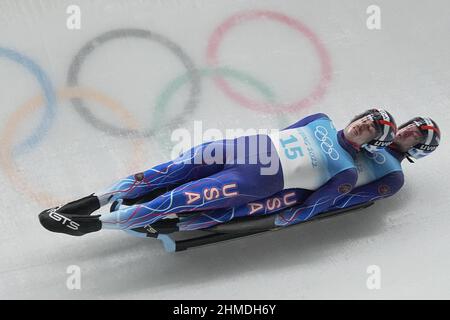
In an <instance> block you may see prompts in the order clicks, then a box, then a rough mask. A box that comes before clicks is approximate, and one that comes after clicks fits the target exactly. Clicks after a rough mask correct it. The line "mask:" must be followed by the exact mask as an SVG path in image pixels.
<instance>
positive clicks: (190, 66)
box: [67, 29, 200, 137]
mask: <svg viewBox="0 0 450 320" xmlns="http://www.w3.org/2000/svg"><path fill="white" fill-rule="evenodd" d="M122 38H140V39H146V40H150V41H154V42H156V43H159V44H161V45H162V46H164V47H166V48H167V49H169V50H170V51H171V52H172V53H173V54H174V55H175V56H176V57H178V58H179V59H180V61H181V63H182V64H183V65H184V67H185V68H186V70H187V71H188V74H189V77H188V80H189V81H190V82H191V89H190V92H189V99H188V100H187V102H186V104H185V106H184V112H183V113H182V114H180V115H178V116H176V117H175V118H173V119H172V121H171V122H173V123H179V122H182V121H184V120H185V116H186V115H188V114H190V113H192V112H193V111H194V109H195V107H196V106H197V100H198V96H199V94H200V80H199V76H198V74H197V71H196V70H197V69H196V67H195V64H194V62H193V61H192V59H191V58H189V56H188V55H187V54H186V53H185V52H184V50H183V49H182V48H181V47H180V46H179V45H178V44H176V43H175V42H173V41H172V40H170V39H168V38H167V37H166V36H163V35H161V34H158V33H155V32H153V31H148V30H143V29H116V30H111V31H108V32H106V33H103V34H101V35H99V36H97V37H95V38H94V39H92V40H90V41H89V42H88V43H86V44H85V45H84V46H83V47H82V48H81V49H80V50H79V51H78V53H77V54H76V55H75V57H74V58H73V60H72V62H71V64H70V67H69V72H68V75H67V85H68V86H69V87H73V86H75V87H76V86H79V85H80V84H79V83H78V82H79V75H80V72H81V66H82V65H83V63H84V62H85V60H86V58H87V57H88V56H89V55H90V54H91V53H92V52H94V51H95V49H97V48H98V47H100V46H101V45H102V44H105V43H106V42H109V41H111V40H115V39H122ZM71 101H72V104H73V106H74V107H75V110H76V111H77V112H78V113H79V114H80V116H82V117H83V119H85V120H86V121H87V122H88V123H90V124H92V125H93V126H94V127H95V128H97V129H100V130H102V131H105V132H107V133H109V134H112V135H114V136H120V137H130V136H131V137H136V136H138V137H149V136H152V135H153V134H154V129H145V130H144V131H140V130H138V129H133V130H130V129H125V128H119V127H116V126H115V125H113V124H109V123H107V122H105V121H104V120H102V119H99V118H97V117H96V116H95V115H94V114H93V113H92V112H91V111H90V110H89V108H88V107H86V105H85V103H84V101H83V100H82V99H80V98H73V99H71Z"/></svg>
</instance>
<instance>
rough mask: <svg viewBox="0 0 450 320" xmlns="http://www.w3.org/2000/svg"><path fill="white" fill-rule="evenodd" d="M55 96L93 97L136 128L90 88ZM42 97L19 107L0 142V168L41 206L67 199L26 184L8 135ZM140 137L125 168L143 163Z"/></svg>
mask: <svg viewBox="0 0 450 320" xmlns="http://www.w3.org/2000/svg"><path fill="white" fill-rule="evenodd" d="M57 97H58V99H59V100H64V99H71V98H75V97H77V98H85V99H88V100H93V101H95V102H97V103H99V104H101V105H102V106H104V107H106V108H108V109H109V110H110V111H112V112H114V113H115V114H117V116H118V118H120V119H121V120H122V121H124V123H125V125H126V126H127V127H128V128H129V129H130V130H134V129H135V128H136V127H137V122H136V120H135V119H134V118H133V117H132V115H131V114H130V113H129V112H128V111H127V110H126V109H125V108H124V107H122V106H121V105H120V104H119V103H117V102H115V101H114V100H112V99H111V98H110V97H108V96H106V95H104V94H103V93H101V92H98V91H96V90H93V89H88V88H75V87H72V88H66V89H63V90H61V91H59V92H58V94H57ZM42 104H43V98H42V96H38V97H34V98H33V99H31V100H29V101H28V102H26V103H25V104H24V105H22V106H21V107H19V108H18V109H17V110H16V111H15V112H14V113H13V114H12V115H11V116H10V117H9V118H8V121H7V123H6V126H5V127H4V129H3V132H2V134H1V139H0V144H1V145H2V148H1V149H0V150H1V151H0V152H1V157H0V166H2V167H3V169H4V171H5V173H6V175H7V176H8V178H9V180H10V182H11V183H12V184H13V185H14V186H15V187H16V188H17V190H18V191H19V192H20V193H26V194H27V195H28V196H29V197H30V198H31V199H34V200H35V201H36V202H38V203H39V204H40V205H42V206H46V207H49V206H53V205H55V203H66V202H67V201H69V199H56V198H55V197H53V196H52V195H50V194H48V193H46V192H44V191H39V188H34V187H32V186H31V185H30V184H29V181H28V180H27V179H26V178H25V177H23V176H22V174H21V172H20V170H18V169H17V168H16V164H15V162H14V159H13V155H14V152H13V148H12V140H13V139H12V138H13V135H14V133H15V131H16V129H17V127H18V126H19V124H20V122H21V121H22V120H23V119H25V118H26V116H27V115H29V114H30V113H31V112H32V111H34V110H35V109H36V108H38V107H40V106H42ZM139 141H140V139H135V140H133V158H132V159H133V161H131V163H130V168H129V170H130V171H131V170H135V168H136V166H138V165H140V164H141V163H142V162H143V150H142V144H141V143H139Z"/></svg>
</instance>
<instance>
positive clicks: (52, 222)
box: [39, 109, 397, 235]
mask: <svg viewBox="0 0 450 320" xmlns="http://www.w3.org/2000/svg"><path fill="white" fill-rule="evenodd" d="M396 129H397V128H396V125H395V121H394V119H393V117H392V116H391V115H390V114H389V113H388V112H387V111H385V110H382V109H371V110H368V111H367V112H365V113H363V114H361V115H359V116H357V117H356V118H354V119H353V120H352V122H351V123H350V124H349V125H348V126H347V127H346V128H345V129H344V130H341V131H339V132H338V131H337V130H336V129H335V127H334V125H333V124H332V121H331V120H330V118H329V117H328V116H327V115H325V114H322V113H320V114H315V115H311V116H308V117H306V118H304V119H302V120H300V121H298V122H297V123H295V124H293V125H291V126H289V127H288V128H286V129H284V130H281V131H280V132H278V133H276V134H269V135H263V134H260V135H254V136H244V137H239V138H236V139H231V140H220V141H213V142H208V143H204V144H202V145H199V146H196V147H194V148H192V149H191V150H189V151H187V152H185V153H183V154H182V155H181V156H180V157H179V158H177V159H175V160H172V161H169V162H167V163H164V164H160V165H158V166H155V167H153V168H151V169H149V170H147V171H145V172H142V173H138V174H134V175H132V176H129V177H127V178H125V179H122V180H120V181H118V182H117V183H116V184H114V185H113V186H112V187H110V188H108V189H107V190H106V191H102V192H99V193H95V194H92V195H90V196H87V197H85V198H82V199H79V200H76V201H74V202H71V203H68V204H66V205H64V206H60V207H55V208H52V209H48V210H45V211H43V212H42V213H41V214H40V216H39V218H40V221H41V223H42V225H43V226H44V227H46V228H47V229H49V230H51V231H54V232H62V233H66V234H70V235H83V234H86V233H90V232H94V231H99V230H101V229H118V230H125V231H127V232H130V233H133V234H136V233H137V234H139V233H142V232H143V231H145V232H148V230H150V231H151V230H154V228H153V226H155V225H157V224H158V221H160V220H169V221H172V222H175V225H178V222H179V221H181V220H183V219H185V218H187V219H189V217H191V216H192V214H193V213H194V212H199V211H201V212H211V213H214V210H223V209H227V208H244V207H245V208H248V206H249V204H250V207H251V208H252V211H251V212H249V211H245V210H236V212H234V215H235V216H236V215H249V214H258V215H259V214H264V213H269V212H270V211H271V207H274V208H273V209H278V208H283V207H284V208H286V207H291V206H295V205H298V204H301V206H302V209H301V210H298V211H296V212H295V214H284V213H282V214H279V215H278V216H277V219H276V221H275V224H276V225H279V226H285V225H290V224H294V223H298V222H301V221H304V220H307V219H310V218H312V217H313V216H314V215H316V214H318V213H320V212H324V211H327V210H328V209H329V208H331V207H333V206H334V205H336V203H337V201H339V199H340V198H342V197H343V196H345V195H346V194H348V193H349V192H350V191H351V190H352V189H353V187H354V186H355V184H356V183H357V179H358V174H357V168H356V166H355V162H354V161H355V158H356V155H357V152H358V151H359V150H360V149H361V147H363V148H364V149H365V150H368V151H369V152H373V151H375V150H378V149H380V148H384V147H386V146H387V145H389V144H390V143H391V142H392V141H393V139H394V137H395V133H396ZM143 196H147V197H148V198H149V200H148V201H147V202H144V203H139V204H133V200H135V199H139V198H142V197H143ZM273 196H276V197H280V199H282V200H281V201H282V204H281V206H278V202H277V201H275V203H272V204H270V206H269V205H266V206H265V207H260V206H259V205H260V204H261V201H265V199H267V198H269V197H273ZM108 203H112V204H113V205H112V208H111V212H110V213H106V214H103V215H101V216H99V215H91V213H93V212H94V211H95V210H97V209H98V208H100V207H101V206H103V205H106V204H108Z"/></svg>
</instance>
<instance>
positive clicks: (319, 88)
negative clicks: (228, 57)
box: [206, 10, 332, 113]
mask: <svg viewBox="0 0 450 320" xmlns="http://www.w3.org/2000/svg"><path fill="white" fill-rule="evenodd" d="M258 18H267V19H271V20H275V21H278V22H281V23H283V24H285V25H287V26H289V27H291V28H293V29H294V30H297V31H298V32H300V33H301V34H302V35H304V36H305V37H306V38H307V39H308V40H309V41H310V42H311V43H312V44H313V46H314V48H315V50H316V52H317V55H318V57H319V59H320V65H321V76H320V79H319V82H318V83H317V85H316V86H315V87H314V89H313V91H312V92H311V93H310V94H309V95H307V96H306V97H304V98H302V99H301V100H299V101H296V102H293V103H289V104H270V103H263V102H258V101H254V100H251V99H249V98H247V97H245V96H243V95H241V94H240V93H238V92H236V91H234V90H233V89H232V88H231V87H230V85H229V84H228V82H226V81H225V80H224V79H223V78H221V77H220V75H217V76H214V82H215V84H216V85H217V86H218V87H219V88H220V89H221V90H222V91H223V92H224V93H225V94H226V95H228V96H229V97H230V98H231V99H233V100H235V101H237V102H238V103H239V104H241V105H243V106H244V107H247V108H249V109H252V110H258V111H264V112H267V113H275V112H280V111H286V112H294V111H297V110H298V109H302V108H307V107H310V106H311V105H313V104H314V103H316V102H317V101H318V100H320V99H322V98H323V96H324V95H325V92H326V89H327V87H328V84H329V82H330V80H331V71H332V68H331V60H330V58H329V55H328V52H327V50H326V49H325V47H324V46H323V44H322V43H321V41H320V40H319V38H318V37H317V35H316V34H315V33H314V32H313V31H312V30H311V29H309V28H308V27H307V26H305V25H304V24H303V23H301V22H300V21H298V20H296V19H293V18H291V17H288V16H286V15H284V14H282V13H278V12H274V11H265V10H255V11H246V12H241V13H238V14H235V15H233V16H231V17H229V18H228V19H226V20H225V21H224V22H222V23H221V24H220V25H219V26H218V27H217V28H216V29H215V30H214V32H213V34H212V35H211V37H210V39H209V42H208V47H207V57H206V59H207V63H208V64H209V65H210V66H213V67H217V65H218V58H217V51H218V48H219V46H220V44H221V41H222V40H223V38H224V36H225V34H226V33H227V32H228V31H229V30H230V29H231V28H232V27H234V26H236V25H238V24H240V23H242V22H244V21H248V20H253V19H258Z"/></svg>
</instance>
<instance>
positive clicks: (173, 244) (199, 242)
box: [158, 201, 374, 252]
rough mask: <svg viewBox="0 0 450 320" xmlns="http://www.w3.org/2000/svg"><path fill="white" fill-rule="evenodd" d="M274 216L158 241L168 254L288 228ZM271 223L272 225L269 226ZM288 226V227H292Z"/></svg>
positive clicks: (324, 216)
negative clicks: (277, 223) (183, 238)
mask: <svg viewBox="0 0 450 320" xmlns="http://www.w3.org/2000/svg"><path fill="white" fill-rule="evenodd" d="M373 204H374V202H373V201H371V202H367V203H363V204H359V205H355V206H353V207H348V208H343V209H337V210H332V211H327V212H324V213H321V214H318V215H317V216H315V217H314V218H312V219H311V220H308V221H305V222H302V223H298V224H294V225H291V226H296V225H301V224H304V223H306V222H311V221H315V220H322V219H327V218H330V217H332V216H335V215H337V214H343V213H351V212H353V211H356V210H359V209H364V208H368V207H370V206H371V205H373ZM273 221H274V215H271V216H261V217H252V218H250V217H244V218H239V219H236V220H232V221H230V222H227V223H224V224H222V225H218V226H215V227H213V228H208V229H205V230H203V231H204V232H205V233H206V234H205V235H204V236H199V237H195V238H190V239H185V240H174V239H173V238H171V237H170V236H169V235H159V236H158V239H159V240H161V241H162V242H163V245H164V248H165V249H166V251H168V252H176V251H183V250H186V249H190V248H195V247H200V246H205V245H208V244H213V243H217V242H223V241H228V240H232V239H238V238H243V237H248V236H252V235H257V234H261V233H265V232H268V231H276V230H280V229H284V228H287V227H274V225H273ZM269 223H270V224H269ZM291 226H288V227H291Z"/></svg>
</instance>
